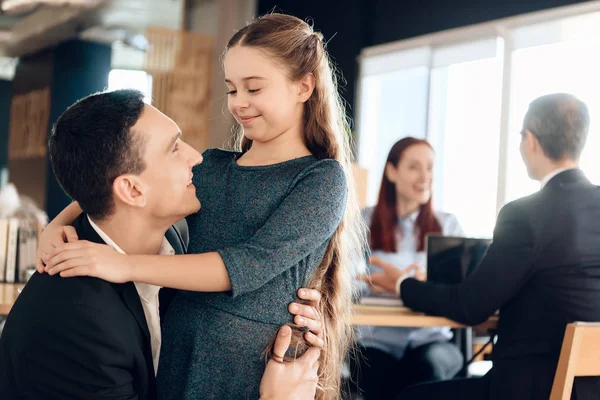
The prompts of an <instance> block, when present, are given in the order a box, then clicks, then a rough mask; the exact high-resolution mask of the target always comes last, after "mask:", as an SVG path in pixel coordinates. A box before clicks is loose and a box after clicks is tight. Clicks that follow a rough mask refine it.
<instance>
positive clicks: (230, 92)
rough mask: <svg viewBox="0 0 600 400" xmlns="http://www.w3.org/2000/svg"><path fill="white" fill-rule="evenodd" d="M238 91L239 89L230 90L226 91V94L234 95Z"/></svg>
mask: <svg viewBox="0 0 600 400" xmlns="http://www.w3.org/2000/svg"><path fill="white" fill-rule="evenodd" d="M236 93H237V90H228V91H227V92H225V94H226V95H234V94H236Z"/></svg>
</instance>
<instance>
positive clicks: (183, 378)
mask: <svg viewBox="0 0 600 400" xmlns="http://www.w3.org/2000/svg"><path fill="white" fill-rule="evenodd" d="M203 155H204V161H203V163H202V164H200V165H199V166H197V167H195V169H194V178H193V182H194V185H195V186H196V191H197V195H198V198H199V199H200V202H201V204H202V208H201V210H200V211H199V212H198V213H197V214H194V215H192V216H190V217H188V224H189V228H190V245H189V253H205V252H212V251H217V252H219V254H220V255H221V257H222V258H223V261H224V262H225V265H226V267H227V271H228V273H229V279H230V281H231V287H232V290H231V292H227V293H197V292H188V291H179V292H178V293H177V295H176V296H175V299H174V300H173V302H172V303H171V306H170V308H169V310H168V312H167V315H166V317H165V320H164V321H163V336H162V349H161V354H160V363H159V369H158V375H157V384H158V392H159V399H161V400H167V399H168V400H171V399H173V400H181V399H258V397H259V384H260V380H261V377H262V374H263V372H264V367H265V361H264V356H263V354H262V353H263V351H264V349H265V348H266V347H267V345H268V344H269V343H270V342H271V341H272V339H273V337H274V335H275V334H276V332H277V329H278V328H279V326H281V325H283V324H286V323H288V322H292V315H291V314H290V313H289V312H288V305H289V303H291V302H292V301H294V300H295V299H296V290H297V289H298V288H300V287H302V286H303V285H304V284H306V283H307V282H308V280H309V278H310V277H311V275H312V273H313V272H314V271H315V269H316V267H317V266H318V265H319V264H320V262H321V260H322V258H323V255H324V254H325V250H326V248H327V245H328V243H329V241H330V239H331V236H332V235H333V233H334V232H335V230H336V229H337V227H338V225H339V223H340V221H341V219H342V216H343V214H344V210H345V207H346V198H347V185H346V178H345V175H344V171H343V169H342V167H341V165H340V164H339V163H338V162H337V161H335V160H329V159H326V160H318V159H317V158H315V157H313V156H308V157H302V158H297V159H294V160H290V161H287V162H283V163H280V164H274V165H269V166H258V167H243V166H239V165H237V162H236V158H237V157H239V155H240V153H234V152H229V151H224V150H218V149H210V150H207V151H206V152H205V153H204V154H203ZM198 268H202V266H201V265H199V266H198Z"/></svg>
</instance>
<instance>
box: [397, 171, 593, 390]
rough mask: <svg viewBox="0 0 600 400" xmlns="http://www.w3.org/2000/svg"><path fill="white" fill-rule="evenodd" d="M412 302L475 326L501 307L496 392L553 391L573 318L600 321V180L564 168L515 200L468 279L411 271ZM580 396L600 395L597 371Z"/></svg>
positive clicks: (407, 285)
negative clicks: (428, 277)
mask: <svg viewBox="0 0 600 400" xmlns="http://www.w3.org/2000/svg"><path fill="white" fill-rule="evenodd" d="M401 296H402V300H403V301H404V304H406V305H407V306H408V307H411V308H413V309H415V310H419V311H424V312H426V313H429V314H433V315H441V316H445V317H448V318H450V319H453V320H455V321H458V322H462V323H465V324H468V325H476V324H479V323H481V322H483V321H485V320H486V319H487V318H488V317H489V316H491V315H492V314H494V313H495V312H496V310H500V318H499V327H498V342H497V345H496V347H495V349H494V354H493V359H494V367H493V368H492V370H491V371H490V377H491V383H492V385H491V386H492V387H491V392H492V393H491V397H492V398H494V399H513V400H515V399H528V400H529V399H548V396H549V394H550V390H551V387H552V382H553V379H554V374H555V371H556V366H557V362H558V357H559V354H560V350H561V345H562V340H563V337H564V332H565V327H566V325H567V323H569V322H573V321H600V188H599V187H597V186H594V185H592V184H591V183H590V182H589V181H588V180H587V179H586V178H585V176H584V175H583V173H582V172H581V170H579V169H574V170H568V171H564V172H562V173H560V174H558V175H556V176H555V177H554V178H552V179H551V180H550V181H549V182H548V183H547V185H546V186H545V187H544V188H543V189H542V190H540V191H539V192H538V193H535V194H533V195H531V196H528V197H524V198H521V199H519V200H516V201H514V202H511V203H509V204H507V205H506V206H505V207H504V208H503V209H502V210H501V211H500V214H499V216H498V220H497V223H496V228H495V230H494V239H493V243H492V244H491V246H490V247H489V249H488V252H487V254H486V256H485V257H484V259H483V261H482V262H481V264H480V266H479V267H478V269H477V270H476V271H475V272H474V273H473V274H472V275H471V276H469V278H467V280H466V281H465V282H463V283H462V284H458V285H441V284H433V283H429V282H419V281H416V280H414V279H407V280H406V281H404V282H403V283H402V286H401ZM575 388H576V393H577V396H578V398H579V399H583V398H587V395H590V396H593V397H592V398H600V385H598V380H597V379H596V378H592V379H589V378H587V380H586V381H583V380H579V381H577V380H576V384H575Z"/></svg>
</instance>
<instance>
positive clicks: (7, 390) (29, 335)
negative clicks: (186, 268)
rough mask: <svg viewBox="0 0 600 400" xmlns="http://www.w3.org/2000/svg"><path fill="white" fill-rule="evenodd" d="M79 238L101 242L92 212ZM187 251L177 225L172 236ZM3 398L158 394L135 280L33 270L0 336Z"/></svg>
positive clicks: (83, 219)
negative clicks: (117, 281)
mask: <svg viewBox="0 0 600 400" xmlns="http://www.w3.org/2000/svg"><path fill="white" fill-rule="evenodd" d="M74 226H75V229H76V230H77V233H78V235H79V238H80V239H85V240H89V241H93V242H97V243H103V242H102V240H101V239H100V237H99V236H98V235H97V233H96V232H95V231H94V230H93V228H92V227H91V225H90V224H89V221H88V220H87V216H86V215H81V216H80V217H79V218H77V220H76V221H75V223H74ZM166 237H167V239H169V242H170V243H171V244H172V246H173V247H174V249H175V250H176V252H177V253H181V252H182V250H183V249H182V243H181V241H180V238H179V235H178V234H177V233H176V232H175V230H174V229H173V228H171V229H169V232H167V234H166ZM0 398H1V399H21V398H23V399H67V398H68V399H71V398H79V399H106V398H110V399H140V400H141V399H150V400H151V399H156V382H155V377H154V368H153V365H152V352H151V348H150V334H149V331H148V326H147V324H146V319H145V317H144V312H143V309H142V305H141V302H140V299H139V296H138V294H137V291H136V289H135V286H134V284H133V283H132V282H128V283H124V284H113V283H109V282H106V281H103V280H100V279H96V278H89V277H77V278H60V277H59V276H58V275H56V276H49V275H47V274H41V275H40V274H38V273H36V274H34V275H33V276H32V277H31V279H30V280H29V282H28V283H27V285H26V286H25V288H24V290H23V292H22V293H21V294H20V295H19V297H18V299H17V301H16V302H15V304H14V306H13V308H12V310H11V312H10V314H9V315H8V318H7V321H6V325H5V329H4V332H3V334H2V337H1V338H0Z"/></svg>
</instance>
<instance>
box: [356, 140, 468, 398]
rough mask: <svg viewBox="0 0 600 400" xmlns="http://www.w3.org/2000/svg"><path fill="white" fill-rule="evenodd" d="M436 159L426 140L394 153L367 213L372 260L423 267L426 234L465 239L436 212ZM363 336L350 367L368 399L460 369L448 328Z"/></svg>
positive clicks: (368, 331) (365, 331) (401, 145)
mask: <svg viewBox="0 0 600 400" xmlns="http://www.w3.org/2000/svg"><path fill="white" fill-rule="evenodd" d="M433 157H434V154H433V149H432V148H431V145H430V144H429V143H428V142H427V141H425V140H420V139H415V138H411V137H406V138H404V139H402V140H400V141H398V142H396V144H394V146H393V147H392V149H391V150H390V153H389V155H388V158H387V162H386V165H385V171H384V174H383V177H382V179H381V189H380V192H379V199H378V201H377V205H376V206H375V207H374V208H372V209H367V210H365V212H364V215H365V220H366V222H367V224H368V225H369V226H370V235H369V244H370V247H371V251H372V255H373V256H375V257H380V258H381V259H383V260H384V261H387V262H389V263H391V264H393V265H403V266H405V267H406V268H411V269H414V268H416V267H418V266H420V267H423V266H424V261H425V253H424V246H425V236H426V235H427V234H428V233H443V234H444V235H454V236H462V235H463V231H462V229H461V227H460V225H459V223H458V221H457V219H456V217H455V216H454V215H452V214H447V213H442V212H434V211H433V207H432V204H431V197H432V194H431V186H432V178H433V176H432V170H433ZM359 335H360V340H359V344H360V347H361V353H362V357H360V358H358V360H356V361H357V363H355V365H354V366H353V368H352V369H353V375H354V377H353V378H354V379H353V381H354V382H356V383H357V386H358V389H360V390H361V391H362V392H363V395H364V397H365V399H380V398H381V399H386V398H390V399H391V398H394V397H395V394H396V393H399V392H400V391H401V389H402V388H403V387H405V386H407V385H410V384H413V383H417V382H421V381H428V380H436V379H450V378H452V377H453V376H454V374H456V373H457V372H458V371H459V370H460V368H461V366H462V355H461V353H460V351H459V350H458V348H456V346H454V345H453V344H450V343H448V339H450V338H451V337H452V336H451V333H450V331H449V329H446V328H442V329H440V328H422V329H413V328H392V327H372V326H367V327H361V329H360V330H359Z"/></svg>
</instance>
